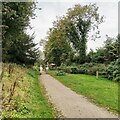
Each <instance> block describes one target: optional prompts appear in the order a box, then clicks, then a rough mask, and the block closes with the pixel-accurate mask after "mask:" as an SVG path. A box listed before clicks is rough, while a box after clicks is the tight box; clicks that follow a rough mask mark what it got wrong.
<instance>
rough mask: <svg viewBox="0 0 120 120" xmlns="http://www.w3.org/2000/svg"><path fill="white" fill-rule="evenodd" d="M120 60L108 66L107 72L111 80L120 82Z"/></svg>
mask: <svg viewBox="0 0 120 120" xmlns="http://www.w3.org/2000/svg"><path fill="white" fill-rule="evenodd" d="M119 65H120V60H116V61H114V62H111V63H110V64H109V66H108V67H107V74H108V79H109V80H114V81H117V82H120V70H119V69H120V68H119Z"/></svg>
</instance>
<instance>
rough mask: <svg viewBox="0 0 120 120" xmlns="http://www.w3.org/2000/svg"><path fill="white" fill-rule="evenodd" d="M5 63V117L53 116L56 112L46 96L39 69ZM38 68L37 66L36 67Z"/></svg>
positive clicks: (3, 98) (3, 108) (3, 115)
mask: <svg viewBox="0 0 120 120" xmlns="http://www.w3.org/2000/svg"><path fill="white" fill-rule="evenodd" d="M12 65H13V66H14V69H13V72H12V73H11V75H10V76H9V69H8V68H9V64H4V74H3V79H2V84H3V86H2V117H3V118H16V119H17V118H47V117H49V118H52V117H54V115H53V114H54V112H53V110H52V109H51V105H50V104H49V103H48V101H47V99H46V97H45V96H44V89H43V88H42V86H41V83H40V81H39V80H38V71H36V70H35V69H28V68H25V67H24V68H23V67H21V66H18V65H15V64H12ZM35 68H36V67H35ZM14 81H16V86H15V91H14V93H13V96H11V100H10V102H8V100H9V92H10V88H11V86H12V85H13V83H14Z"/></svg>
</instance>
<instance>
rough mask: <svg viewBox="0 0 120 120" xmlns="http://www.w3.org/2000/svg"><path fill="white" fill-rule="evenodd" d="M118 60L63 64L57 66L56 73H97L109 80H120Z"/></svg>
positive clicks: (119, 61) (119, 63) (119, 62)
mask: <svg viewBox="0 0 120 120" xmlns="http://www.w3.org/2000/svg"><path fill="white" fill-rule="evenodd" d="M119 65H120V60H116V61H113V62H111V63H110V64H107V65H106V64H100V63H99V64H98V63H85V64H81V65H74V66H65V65H62V66H60V67H58V68H57V70H58V71H59V72H58V73H57V74H58V75H59V74H60V75H61V74H62V73H63V74H64V72H66V73H72V74H87V75H96V72H97V71H98V75H99V76H101V77H104V78H107V79H109V80H113V81H117V82H119V81H120V70H119V69H120V67H119Z"/></svg>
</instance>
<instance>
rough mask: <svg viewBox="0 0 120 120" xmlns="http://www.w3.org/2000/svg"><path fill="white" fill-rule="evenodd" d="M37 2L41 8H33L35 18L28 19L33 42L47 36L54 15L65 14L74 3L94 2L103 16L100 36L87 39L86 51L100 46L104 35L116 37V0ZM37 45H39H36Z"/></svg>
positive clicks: (53, 0) (37, 41)
mask: <svg viewBox="0 0 120 120" xmlns="http://www.w3.org/2000/svg"><path fill="white" fill-rule="evenodd" d="M37 2H38V3H37V8H42V9H41V10H39V9H36V10H35V14H36V18H35V19H31V20H30V23H31V26H32V27H33V28H32V29H31V30H28V33H30V34H32V33H33V32H34V35H35V39H34V42H35V43H39V42H40V40H41V39H44V38H45V37H46V36H47V31H48V30H49V28H51V27H52V25H53V21H55V20H56V19H57V18H56V16H62V15H65V13H66V12H67V9H68V8H71V7H73V6H74V5H75V4H81V5H85V4H89V3H96V5H97V6H98V7H99V10H98V12H99V14H100V15H103V16H104V23H102V24H101V25H100V26H99V29H100V32H101V34H100V35H101V38H99V39H96V40H95V41H92V40H88V42H87V51H89V50H90V49H91V48H92V49H93V50H95V49H97V48H99V47H102V46H103V43H104V41H105V40H106V35H108V36H109V37H116V36H117V34H118V0H104V1H102V0H101V1H99V2H98V0H91V1H90V0H74V2H73V0H44V1H43V0H39V1H37ZM38 47H40V46H39V45H38ZM40 49H41V50H42V51H43V47H40Z"/></svg>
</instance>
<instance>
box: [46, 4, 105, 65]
mask: <svg viewBox="0 0 120 120" xmlns="http://www.w3.org/2000/svg"><path fill="white" fill-rule="evenodd" d="M102 22H103V17H100V15H99V14H98V7H96V5H95V4H93V5H91V4H90V5H85V6H81V5H79V4H78V5H75V6H74V7H73V8H70V9H68V12H67V14H66V15H65V16H63V17H59V18H58V20H57V21H55V22H54V24H53V29H51V32H50V34H49V37H48V41H49V40H50V38H51V35H52V34H51V33H53V32H54V31H57V32H59V33H60V35H58V34H56V33H55V34H56V35H55V34H54V37H57V39H59V40H61V41H62V39H63V38H64V41H66V43H68V44H69V45H70V47H71V48H72V50H73V51H74V52H76V54H75V55H77V56H76V57H77V58H78V61H77V63H84V62H85V61H86V43H87V41H88V36H89V32H90V31H92V30H93V31H95V34H94V35H93V36H92V38H94V39H95V38H96V37H98V35H99V30H98V25H99V24H100V23H102ZM58 37H59V38H58ZM51 39H53V41H55V40H56V38H51ZM51 41H52V40H51ZM56 47H57V46H56ZM56 49H57V48H56ZM57 51H58V49H57ZM54 52H56V51H54ZM60 54H62V53H60ZM58 56H59V54H58ZM62 59H63V58H62ZM53 61H54V60H53Z"/></svg>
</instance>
